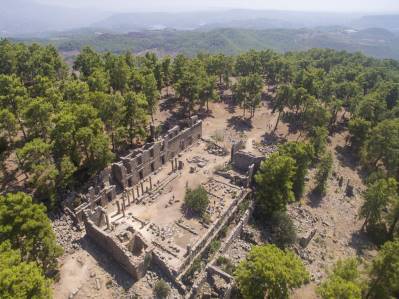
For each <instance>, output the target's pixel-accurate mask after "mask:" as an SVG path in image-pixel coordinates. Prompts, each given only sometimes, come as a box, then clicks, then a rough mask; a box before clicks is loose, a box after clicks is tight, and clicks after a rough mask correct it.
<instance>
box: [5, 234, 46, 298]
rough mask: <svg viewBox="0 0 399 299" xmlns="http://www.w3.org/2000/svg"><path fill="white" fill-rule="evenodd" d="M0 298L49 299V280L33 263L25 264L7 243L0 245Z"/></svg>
mask: <svg viewBox="0 0 399 299" xmlns="http://www.w3.org/2000/svg"><path fill="white" fill-rule="evenodd" d="M0 264H1V268H0V297H1V298H4V299H15V298H18V299H24V298H37V299H41V298H51V285H50V280H49V279H46V278H44V276H43V272H42V270H41V269H40V268H39V267H38V265H37V264H36V263H35V262H25V261H23V259H22V257H21V253H20V251H19V250H13V249H11V244H10V242H9V241H7V242H3V243H1V244H0Z"/></svg>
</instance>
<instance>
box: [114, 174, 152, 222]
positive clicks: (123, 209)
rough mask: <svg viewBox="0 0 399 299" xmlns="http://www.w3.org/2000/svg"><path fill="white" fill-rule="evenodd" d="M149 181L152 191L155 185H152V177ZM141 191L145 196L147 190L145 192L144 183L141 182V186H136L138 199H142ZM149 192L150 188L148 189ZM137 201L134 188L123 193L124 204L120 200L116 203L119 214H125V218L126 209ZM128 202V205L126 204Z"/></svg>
mask: <svg viewBox="0 0 399 299" xmlns="http://www.w3.org/2000/svg"><path fill="white" fill-rule="evenodd" d="M148 181H149V183H150V190H152V188H153V185H152V177H149V178H148ZM140 190H141V194H144V192H145V190H144V182H140V185H137V186H136V192H137V198H139V197H140ZM147 190H148V187H147ZM130 194H131V196H132V199H131V198H130ZM135 200H136V195H135V192H134V188H131V189H130V190H126V191H124V192H123V193H122V204H121V203H120V201H119V200H117V201H116V205H117V208H118V213H117V214H120V213H122V214H123V217H125V216H126V215H125V213H126V207H128V206H130V205H131V204H132V203H133V202H134V201H135ZM126 201H127V203H126Z"/></svg>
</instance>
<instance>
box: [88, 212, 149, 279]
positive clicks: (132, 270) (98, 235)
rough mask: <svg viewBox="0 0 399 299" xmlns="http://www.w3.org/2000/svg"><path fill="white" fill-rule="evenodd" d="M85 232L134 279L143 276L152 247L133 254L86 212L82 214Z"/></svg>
mask: <svg viewBox="0 0 399 299" xmlns="http://www.w3.org/2000/svg"><path fill="white" fill-rule="evenodd" d="M84 223H85V228H86V234H87V235H88V236H89V237H90V238H91V239H92V240H93V241H94V242H95V243H96V244H97V245H99V246H100V247H101V248H103V249H104V250H105V251H107V252H108V253H109V254H110V256H111V257H112V258H113V259H114V260H115V261H116V262H118V263H119V264H120V265H121V266H122V267H123V268H124V269H125V270H126V271H127V272H128V273H129V274H130V275H132V277H133V278H134V279H136V280H138V279H140V278H142V277H144V275H145V273H146V271H147V267H148V261H150V258H151V253H152V249H151V248H147V250H146V251H145V252H144V253H143V254H142V255H140V256H134V255H133V253H131V252H129V251H128V250H127V249H126V248H125V247H124V246H123V244H121V243H120V242H119V240H118V239H117V238H116V237H114V236H112V235H110V234H108V233H106V232H104V231H103V230H101V229H100V228H99V227H98V226H97V225H95V223H94V221H93V220H91V219H90V218H89V216H88V215H87V212H85V214H84Z"/></svg>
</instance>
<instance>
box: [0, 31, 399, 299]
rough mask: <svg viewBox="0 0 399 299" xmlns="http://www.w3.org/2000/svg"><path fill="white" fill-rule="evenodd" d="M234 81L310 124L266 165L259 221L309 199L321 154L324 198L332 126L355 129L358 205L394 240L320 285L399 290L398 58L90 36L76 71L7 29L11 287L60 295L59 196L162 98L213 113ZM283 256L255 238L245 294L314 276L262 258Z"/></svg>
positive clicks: (242, 93)
mask: <svg viewBox="0 0 399 299" xmlns="http://www.w3.org/2000/svg"><path fill="white" fill-rule="evenodd" d="M187 34H189V33H187ZM222 40H223V39H222ZM287 41H288V37H287ZM226 42H227V41H226ZM256 42H257V41H256V39H254V40H253V43H256ZM214 49H215V52H216V51H217V49H219V48H218V46H217V45H215V48H214ZM176 50H177V49H176ZM232 82H236V83H234V84H233V83H232ZM269 89H270V91H271V92H266V90H269ZM227 90H229V91H231V92H232V97H233V101H234V103H235V105H236V106H237V107H238V108H243V115H244V116H243V118H245V121H248V122H251V119H252V118H253V117H254V115H255V114H256V113H257V109H259V106H260V105H261V103H262V102H265V103H262V104H268V105H271V107H272V108H273V113H274V114H275V115H278V117H277V122H276V123H275V124H274V126H275V128H277V126H278V124H279V122H285V123H288V124H289V126H290V128H291V129H292V130H294V131H297V132H300V136H302V141H298V142H297V143H295V142H294V143H287V144H284V145H281V146H280V147H279V150H278V151H277V152H276V153H274V154H273V155H271V156H270V157H269V159H267V160H266V161H265V162H264V163H263V164H262V166H261V168H260V170H259V171H258V173H257V174H256V176H255V181H256V182H255V189H254V190H255V204H256V205H255V209H256V213H255V214H256V217H259V218H258V219H260V220H265V219H268V217H270V216H272V215H273V213H275V212H282V213H284V212H285V210H286V207H287V204H289V203H290V202H294V201H296V200H300V198H301V195H302V193H303V190H304V186H305V181H306V179H305V178H306V177H307V173H308V169H309V167H310V165H313V166H314V167H316V168H317V176H316V178H317V184H316V188H315V193H317V194H319V195H321V196H322V195H323V194H324V193H325V190H326V184H327V179H328V177H329V176H330V174H331V164H332V158H331V154H330V153H329V152H328V150H326V148H327V144H328V142H329V137H330V136H331V135H332V134H334V133H336V132H338V131H349V138H348V140H347V145H346V148H345V150H347V151H348V152H350V154H351V155H352V156H353V157H354V159H355V164H356V165H357V166H360V167H361V168H362V175H363V179H364V182H365V183H366V184H367V190H366V191H365V192H364V194H362V196H363V198H364V204H363V206H362V208H361V211H360V212H359V217H361V218H362V219H364V221H365V222H364V231H365V232H366V233H367V234H368V235H369V236H370V238H371V239H373V240H374V241H375V242H376V243H377V244H378V245H379V246H381V250H380V251H379V254H378V255H377V257H375V258H374V259H373V261H372V262H364V264H362V266H359V264H358V262H357V261H345V262H342V263H341V262H340V263H338V264H337V265H336V267H335V268H334V271H333V272H332V273H331V275H330V277H329V278H328V279H327V280H326V281H325V282H324V283H322V284H321V286H320V288H319V293H320V296H321V297H322V298H362V297H363V298H375V299H377V298H395V297H397V296H398V295H399V283H398V282H399V280H398V279H397V278H398V276H399V273H398V271H399V254H398V246H399V241H398V240H397V239H396V238H397V237H398V232H399V195H398V183H397V182H398V180H399V154H398V153H399V63H398V62H397V61H394V60H378V59H374V58H369V57H366V56H363V55H361V54H358V53H357V54H350V53H347V52H337V51H333V50H321V49H312V50H309V51H306V52H295V53H286V54H279V53H276V52H273V51H271V50H267V51H258V52H257V51H248V52H245V53H242V54H240V55H238V56H226V55H223V54H217V55H211V54H201V55H198V56H194V57H192V58H188V57H186V56H184V55H177V56H176V57H175V58H174V59H172V58H171V57H169V56H165V57H163V58H158V57H157V56H156V55H155V54H153V53H147V54H146V55H145V56H134V55H132V54H130V53H123V54H121V55H115V54H111V53H109V52H106V53H98V52H96V51H94V50H92V49H91V48H87V47H86V48H83V49H82V51H81V53H80V54H79V55H78V56H77V58H76V60H75V61H74V64H73V68H72V69H69V68H68V67H67V65H66V64H65V62H64V61H63V59H62V57H61V56H60V54H59V53H58V52H57V50H56V48H55V47H53V46H39V45H37V44H33V45H30V46H26V45H24V44H14V43H11V42H9V41H7V40H2V41H0V141H1V142H0V163H1V165H0V166H1V174H0V182H1V192H2V194H3V195H1V196H0V242H1V245H0V261H1V265H2V267H1V269H0V297H1V298H33V297H35V296H36V297H37V298H46V297H48V296H49V292H50V291H49V286H50V283H51V279H53V278H54V273H56V268H57V266H56V264H57V261H56V258H57V257H58V256H59V255H60V254H61V249H60V248H59V247H58V245H57V244H56V243H55V237H54V235H53V233H52V231H51V226H50V222H49V220H48V219H47V217H46V208H47V211H52V210H55V209H57V207H58V206H59V204H60V202H61V201H62V200H63V199H65V197H66V196H67V195H68V194H70V192H71V191H81V188H82V185H83V182H86V181H87V180H89V179H90V178H92V177H93V176H95V174H97V173H98V172H99V171H100V170H102V169H103V168H105V167H106V166H108V165H110V163H111V162H112V161H115V160H116V159H117V158H118V157H119V155H120V154H121V153H123V152H125V151H126V150H128V149H132V148H135V147H136V146H137V145H139V144H141V143H142V142H143V141H145V140H147V138H148V131H149V124H150V123H151V122H153V118H154V115H156V113H157V112H158V110H159V103H160V101H161V100H164V99H168V100H169V101H171V102H172V103H174V105H176V106H177V107H179V113H180V114H179V115H180V116H187V115H192V114H194V113H200V114H201V115H202V116H203V117H206V116H207V115H208V114H207V113H205V112H207V110H208V104H209V102H211V101H223V100H224V98H223V97H220V95H221V93H222V92H223V91H227ZM262 95H263V96H262ZM208 112H209V111H208ZM209 113H210V112H209ZM160 129H161V128H160ZM17 191H21V192H24V193H15V192H17ZM395 240H396V241H395ZM278 245H280V244H278ZM281 247H282V248H284V247H285V244H284V245H282V246H281ZM281 254H282V253H281V252H280V251H276V249H273V248H272V249H270V250H265V251H262V249H256V247H255V250H254V251H253V253H252V254H251V255H250V259H249V261H248V262H246V263H243V264H241V265H240V266H239V267H238V269H237V271H236V272H235V273H234V276H235V278H236V279H237V281H238V287H239V289H240V291H241V292H242V294H243V295H244V297H245V298H258V297H259V290H260V291H262V290H264V289H268V288H269V287H270V292H272V291H274V292H275V293H273V294H274V297H271V298H286V296H287V294H288V291H289V290H290V289H291V288H294V287H299V286H300V285H301V284H302V283H303V282H305V281H307V274H306V273H305V271H304V269H303V266H300V260H299V259H298V258H291V257H292V256H293V253H290V254H287V255H282V258H284V260H285V259H287V260H288V262H287V263H289V262H290V261H291V262H292V265H293V267H292V269H290V267H287V263H285V264H284V265H280V264H279V263H278V261H277V259H276V260H275V261H274V262H276V263H277V264H278V265H279V266H282V267H283V269H284V271H286V269H287V268H288V270H287V271H294V270H295V269H297V275H296V273H289V274H291V275H292V276H293V277H294V278H293V279H292V280H291V281H289V282H286V284H285V286H284V287H283V288H281V287H280V286H277V287H276V285H274V287H273V286H270V285H268V284H267V282H268V281H273V277H272V278H270V277H268V275H264V274H265V273H264V271H263V272H262V271H260V272H257V271H258V270H259V269H262V267H261V266H259V265H261V264H260V263H261V262H262V261H263V262H264V261H265V259H263V258H262V256H265V257H269V256H272V257H273V256H277V255H281ZM251 259H253V260H254V261H255V262H254V263H256V265H257V267H252V266H251ZM281 263H282V262H281ZM3 265H5V266H4V267H3ZM258 266H259V267H258ZM294 268H295V269H294ZM359 272H361V274H359ZM259 273H261V274H259ZM266 274H268V273H266ZM262 275H263V276H262ZM298 276H300V277H298ZM282 277H284V279H289V277H290V275H288V274H287V275H282ZM287 277H288V278H287ZM26 278H29V280H28V281H27V280H26ZM259 279H260V281H259ZM28 282H29V283H28ZM256 284H258V285H261V286H263V287H264V288H263V289H259V288H255V287H254V285H256ZM257 296H258V297H257ZM261 296H263V294H261Z"/></svg>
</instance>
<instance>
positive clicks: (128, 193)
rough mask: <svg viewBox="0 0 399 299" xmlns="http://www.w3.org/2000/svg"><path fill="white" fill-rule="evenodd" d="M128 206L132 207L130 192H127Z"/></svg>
mask: <svg viewBox="0 0 399 299" xmlns="http://www.w3.org/2000/svg"><path fill="white" fill-rule="evenodd" d="M126 196H127V205H128V206H130V191H126Z"/></svg>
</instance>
